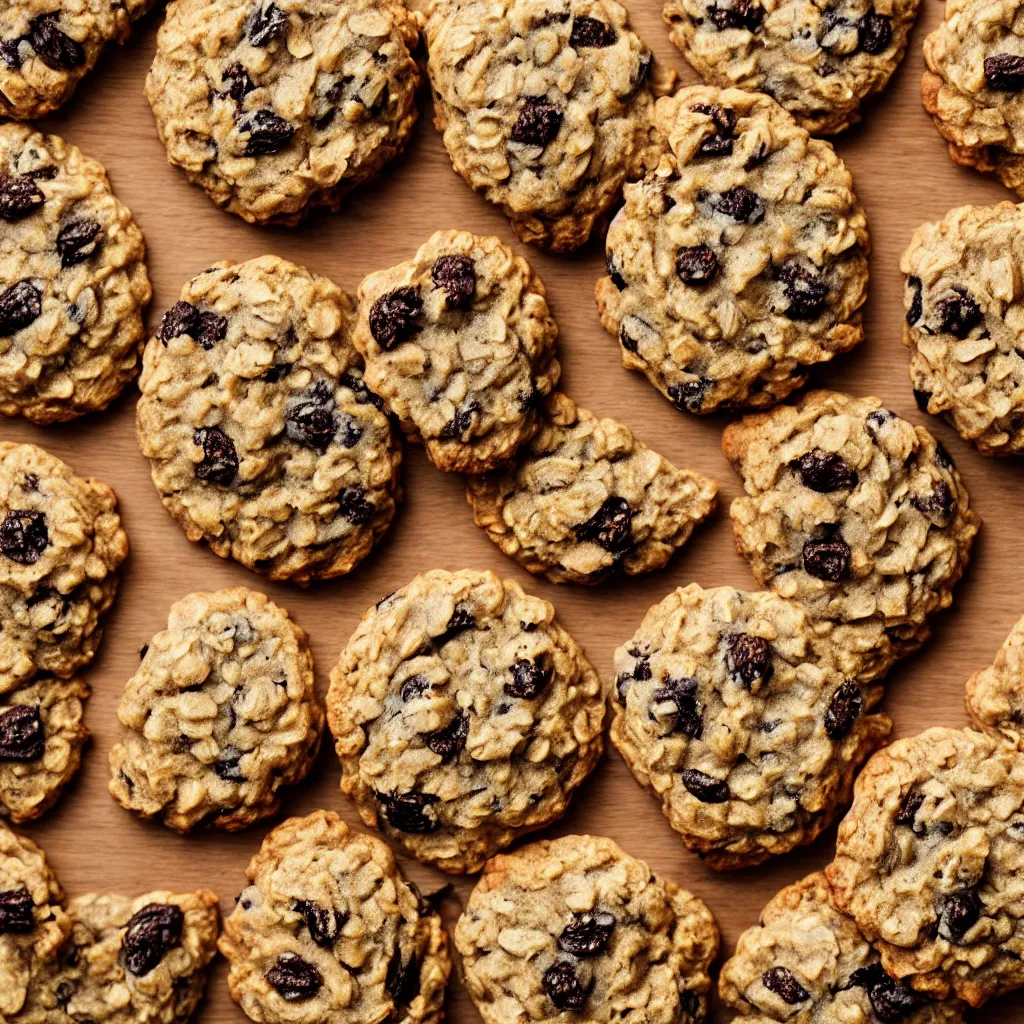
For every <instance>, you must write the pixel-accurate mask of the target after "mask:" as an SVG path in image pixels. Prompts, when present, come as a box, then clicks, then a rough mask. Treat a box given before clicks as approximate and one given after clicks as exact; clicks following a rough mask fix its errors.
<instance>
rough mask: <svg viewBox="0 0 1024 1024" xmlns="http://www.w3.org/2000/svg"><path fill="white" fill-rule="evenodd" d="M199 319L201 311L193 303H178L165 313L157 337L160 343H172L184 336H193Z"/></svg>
mask: <svg viewBox="0 0 1024 1024" xmlns="http://www.w3.org/2000/svg"><path fill="white" fill-rule="evenodd" d="M198 317H199V310H197V309H196V307H195V306H193V305H192V303H191V302H176V303H175V304H174V305H173V306H171V308H170V309H169V310H167V312H166V313H164V315H163V319H162V320H161V321H160V326H159V328H157V332H156V336H157V338H158V339H159V340H160V341H170V340H171V338H177V337H180V336H181V335H182V334H188V335H190V336H193V335H194V334H195V329H196V321H197V319H198Z"/></svg>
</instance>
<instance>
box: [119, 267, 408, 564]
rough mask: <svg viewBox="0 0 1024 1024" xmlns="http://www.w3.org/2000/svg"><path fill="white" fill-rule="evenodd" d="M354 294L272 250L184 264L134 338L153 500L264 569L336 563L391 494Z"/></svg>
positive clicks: (383, 423) (370, 531)
mask: <svg viewBox="0 0 1024 1024" xmlns="http://www.w3.org/2000/svg"><path fill="white" fill-rule="evenodd" d="M354 313H355V310H354V307H353V303H352V301H351V300H350V299H349V297H348V296H347V295H346V294H345V293H344V292H343V291H342V290H341V289H340V288H338V286H337V285H335V284H334V283H333V282H331V281H329V280H328V279H327V278H325V277H319V276H317V275H316V274H311V273H310V272H309V271H307V270H305V269H304V268H302V267H299V266H296V265H295V264H294V263H289V262H288V261H287V260H282V259H279V258H278V257H276V256H261V257H259V258H258V259H254V260H248V261H247V262H245V263H230V262H225V263H218V264H215V265H214V266H213V267H212V268H210V269H209V270H207V271H205V272H204V273H202V274H200V275H198V276H197V277H194V278H193V279H192V280H191V281H190V282H189V283H188V284H187V285H185V288H184V289H183V290H182V293H181V300H180V301H179V302H177V303H175V305H174V306H172V307H171V309H170V310H168V311H167V313H165V314H164V318H163V322H162V323H161V326H160V328H159V330H158V331H157V332H156V335H155V337H153V338H151V339H150V341H149V343H148V345H147V346H146V351H145V355H144V357H143V371H142V378H141V380H140V382H139V383H140V388H141V390H142V397H141V398H140V400H139V404H138V410H137V416H138V431H139V440H140V443H141V445H142V452H143V454H144V455H145V456H146V457H147V458H149V460H150V462H151V469H152V474H153V482H154V483H155V484H156V488H157V490H158V491H159V492H160V496H161V499H162V500H163V503H164V506H165V507H166V508H167V510H168V511H169V512H170V513H171V515H172V516H173V517H174V518H175V519H176V520H178V522H179V523H180V524H181V526H182V527H183V528H184V530H185V533H186V535H187V536H188V538H189V540H193V541H199V540H204V541H206V542H207V543H208V544H209V546H210V547H211V548H212V549H213V550H214V551H215V552H216V553H217V554H218V555H220V556H221V557H222V558H227V557H231V558H234V559H236V560H237V561H239V562H241V563H242V564H243V565H245V566H248V567H249V568H250V569H255V570H256V571H257V572H263V573H266V574H267V575H268V576H269V577H270V578H271V579H272V580H282V579H290V580H292V581H294V582H296V583H300V584H306V583H309V582H311V581H314V580H321V579H330V578H332V577H335V576H340V575H343V574H345V573H347V572H350V571H351V570H352V569H353V568H354V567H355V566H356V565H357V564H358V563H359V562H360V561H362V559H363V558H365V557H366V555H367V554H369V552H370V549H371V548H372V547H373V545H374V544H375V543H376V542H377V540H378V539H379V538H380V537H381V535H382V534H383V533H384V532H385V531H386V530H387V528H388V526H389V525H390V523H391V520H392V518H393V516H394V513H395V506H396V503H397V502H398V501H399V500H400V498H401V484H400V478H399V467H400V465H401V459H402V452H401V448H400V445H399V442H398V440H397V439H396V438H395V437H394V436H393V434H392V430H391V424H390V422H389V420H388V417H387V415H386V413H385V412H384V411H383V409H382V405H383V403H382V402H381V400H380V399H379V398H378V397H377V396H376V395H375V394H373V393H372V392H371V391H369V390H368V389H367V387H366V384H365V383H364V382H363V376H362V362H361V360H360V358H359V354H358V353H357V352H356V350H355V349H354V348H353V347H352V344H351V341H350V337H351V330H352V324H353V320H354Z"/></svg>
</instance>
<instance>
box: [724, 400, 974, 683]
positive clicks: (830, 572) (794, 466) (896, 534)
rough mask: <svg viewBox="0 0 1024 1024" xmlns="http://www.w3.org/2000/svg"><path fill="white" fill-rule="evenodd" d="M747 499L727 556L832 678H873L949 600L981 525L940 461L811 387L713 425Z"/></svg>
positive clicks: (896, 424) (738, 509)
mask: <svg viewBox="0 0 1024 1024" xmlns="http://www.w3.org/2000/svg"><path fill="white" fill-rule="evenodd" d="M722 449H723V450H724V452H725V454H726V457H727V458H728V459H729V461H730V462H731V463H732V464H733V467H734V468H735V470H736V471H737V473H739V475H740V476H741V477H742V479H743V486H744V489H745V491H746V494H745V495H743V496H741V497H739V498H736V499H735V501H733V503H732V510H731V514H732V521H733V532H734V535H735V540H736V548H737V550H738V551H739V552H740V554H741V555H743V556H744V557H745V558H746V559H747V560H748V561H749V562H750V567H751V569H752V570H753V573H754V575H755V576H756V577H757V580H758V582H759V583H761V585H762V586H765V587H769V588H771V589H772V590H774V591H775V592H776V593H778V594H780V595H782V596H783V597H790V598H795V599H796V600H798V601H800V602H801V603H802V604H803V605H804V606H805V607H806V608H807V610H808V612H809V613H810V616H811V619H812V620H814V621H815V622H817V623H819V624H820V627H819V628H820V629H821V631H822V632H823V633H825V634H827V635H828V636H829V637H830V638H831V642H832V645H833V649H834V650H837V651H839V652H841V653H842V655H843V657H844V658H845V659H846V661H845V662H844V663H843V665H842V668H843V671H844V673H845V674H847V675H855V676H857V677H858V678H860V679H861V680H862V681H868V680H871V679H877V678H878V677H880V676H882V675H884V674H885V673H886V672H887V671H888V669H889V668H890V667H891V665H892V664H893V662H895V661H896V660H898V659H899V658H902V657H905V656H906V655H908V654H911V653H912V652H914V651H915V650H917V649H918V648H919V647H920V646H921V644H922V643H924V641H925V640H926V639H927V637H928V636H929V635H930V633H931V627H930V625H929V621H928V620H929V618H930V617H931V616H932V615H933V614H934V613H935V612H938V611H940V610H941V609H943V608H947V607H949V605H950V603H951V601H952V591H953V586H954V585H955V584H956V582H957V580H959V579H960V576H961V574H962V573H963V571H964V567H965V566H966V565H967V561H968V557H969V554H970V550H971V544H972V542H973V540H974V536H975V534H976V533H977V532H978V527H979V526H980V524H981V520H980V518H979V517H978V515H977V513H976V512H975V511H974V510H973V509H972V508H971V507H970V499H969V496H968V494H967V489H966V488H965V487H964V484H963V481H962V480H961V479H960V474H959V473H958V472H957V470H956V467H955V466H954V465H953V459H952V458H951V457H950V455H949V452H947V451H946V449H945V448H943V446H942V445H941V444H940V443H939V442H938V441H936V440H935V438H934V437H932V435H931V434H929V433H928V431H927V430H925V429H924V427H915V426H913V425H912V424H910V423H908V422H907V421H906V420H904V419H901V418H900V417H899V416H897V415H896V414H895V413H894V412H892V411H891V410H889V409H886V408H884V407H883V406H882V403H881V402H880V401H879V400H878V399H877V398H851V397H850V396H849V395H843V394H839V393H837V392H833V391H814V392H811V393H810V394H808V395H806V396H805V397H804V398H803V399H802V400H801V401H800V402H799V403H798V404H797V405H791V406H782V407H780V408H778V409H776V410H775V411H774V412H771V413H765V414H761V415H757V416H747V417H745V418H744V419H742V420H740V421H739V422H737V423H732V424H730V425H729V426H728V427H726V429H725V432H724V434H723V435H722Z"/></svg>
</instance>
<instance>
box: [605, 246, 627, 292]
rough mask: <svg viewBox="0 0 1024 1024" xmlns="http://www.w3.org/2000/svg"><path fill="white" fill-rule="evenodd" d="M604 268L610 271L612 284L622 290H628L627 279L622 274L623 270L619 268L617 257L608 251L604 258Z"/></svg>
mask: <svg viewBox="0 0 1024 1024" xmlns="http://www.w3.org/2000/svg"><path fill="white" fill-rule="evenodd" d="M604 268H605V270H606V271H607V273H608V276H609V277H610V278H611V279H612V284H613V285H615V287H616V288H618V290H619V291H620V292H624V291H625V290H626V279H625V278H624V277H623V276H622V271H621V270H619V266H618V264H617V263H616V262H615V257H614V256H613V255H612V254H611V253H608V254H607V255H606V256H605V258H604Z"/></svg>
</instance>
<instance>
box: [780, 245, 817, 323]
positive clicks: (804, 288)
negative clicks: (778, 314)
mask: <svg viewBox="0 0 1024 1024" xmlns="http://www.w3.org/2000/svg"><path fill="white" fill-rule="evenodd" d="M778 277H779V280H780V281H782V283H783V292H784V293H785V296H786V298H787V299H788V300H789V306H788V307H787V309H786V316H788V317H789V319H790V320H816V319H817V318H818V317H819V316H821V312H822V310H823V309H824V308H825V302H826V300H827V299H828V285H827V284H826V283H825V281H823V280H822V279H821V278H820V277H819V276H818V275H817V274H815V273H812V272H811V271H809V270H806V269H804V268H803V267H801V266H800V264H798V263H797V262H796V261H795V260H788V261H787V262H786V263H783V265H782V266H781V267H780V268H779V271H778Z"/></svg>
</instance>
